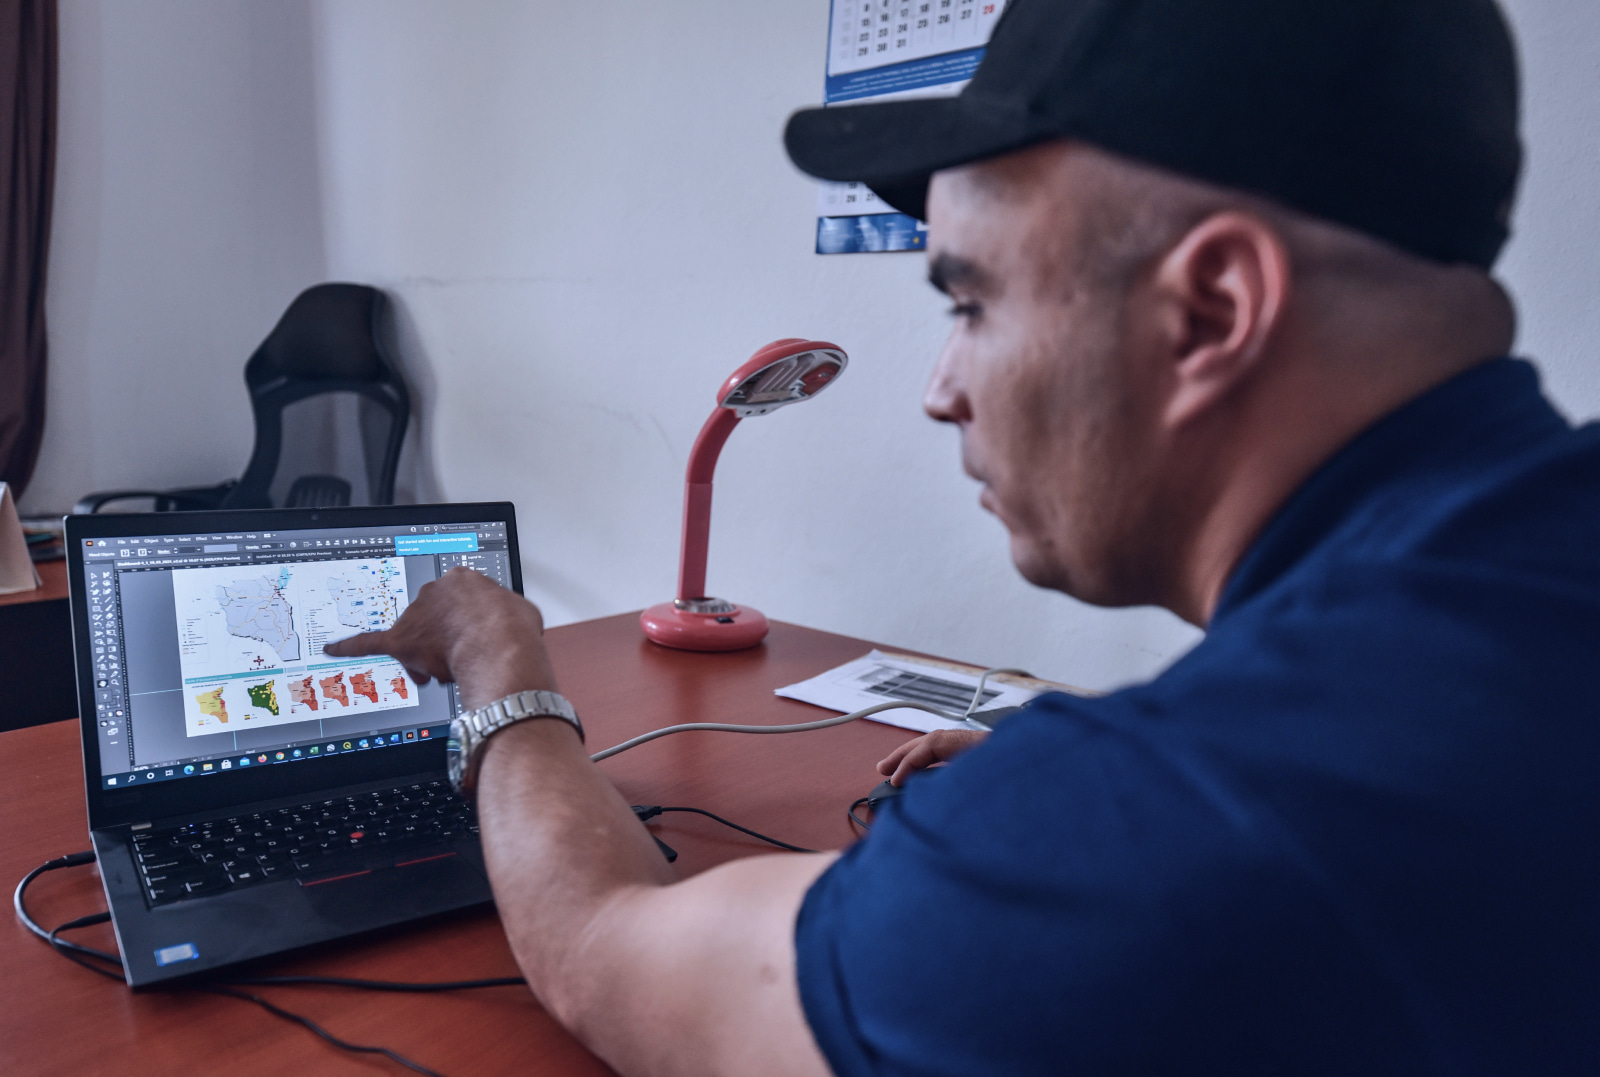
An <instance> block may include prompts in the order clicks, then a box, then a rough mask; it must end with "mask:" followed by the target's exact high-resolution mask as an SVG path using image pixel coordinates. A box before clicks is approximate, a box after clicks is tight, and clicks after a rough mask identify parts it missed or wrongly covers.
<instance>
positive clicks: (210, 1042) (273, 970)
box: [0, 614, 912, 1077]
mask: <svg viewBox="0 0 1600 1077" xmlns="http://www.w3.org/2000/svg"><path fill="white" fill-rule="evenodd" d="M549 644H550V651H551V653H552V655H553V656H554V659H555V666H556V670H557V673H558V675H559V677H560V680H561V689H562V691H563V692H564V693H565V694H566V695H567V696H568V697H569V698H571V699H572V701H573V703H574V705H575V706H576V707H577V708H578V711H579V713H580V714H582V715H583V720H584V724H585V725H586V726H587V727H588V730H589V743H590V744H591V745H592V746H593V747H594V748H595V749H596V750H599V749H600V748H603V747H605V746H607V745H610V744H615V743H617V742H619V741H622V740H624V739H626V738H628V737H630V736H634V735H636V734H639V733H643V732H646V731H648V730H650V729H654V728H656V727H658V726H664V725H673V724H676V723H679V722H689V721H720V722H746V723H771V724H774V725H777V724H781V723H785V722H796V721H806V720H810V719H814V718H818V717H823V716H824V715H825V713H826V712H823V711H819V710H818V709H817V708H815V707H809V706H806V705H805V704H803V703H796V702H794V701H792V700H786V699H778V698H776V697H774V696H773V694H772V690H773V689H774V688H778V687H780V686H782V685H785V684H791V683H793V682H795V681H798V680H802V679H804V678H806V677H810V676H814V675H815V674H817V673H820V672H822V671H823V670H825V669H828V668H831V667H833V666H836V665H839V664H840V663H842V662H846V661H848V660H850V659H852V658H858V657H860V656H861V655H862V654H864V653H866V651H867V650H868V649H869V648H870V647H871V646H872V645H871V644H869V643H866V642H864V641H862V640H856V639H850V638H848V637H846V636H836V635H832V634H830V633H826V632H817V631H813V630H811V629H807V628H799V627H797V626H794V625H787V624H781V623H776V622H775V623H774V624H773V626H772V634H771V636H769V637H768V639H767V641H766V642H765V643H764V644H763V645H762V646H760V647H757V648H755V649H753V650H750V651H742V652H736V653H733V654H722V655H715V654H689V653H686V652H682V651H669V650H665V649H663V648H660V647H657V646H655V645H654V644H651V643H648V642H646V641H645V639H644V638H643V636H642V635H641V634H640V632H639V628H638V618H637V615H636V614H625V615H622V616H618V617H609V618H605V619H603V620H598V621H588V622H585V623H583V624H576V625H569V626H567V627H564V628H556V629H552V630H551V631H550V633H549ZM910 736H912V734H910V733H907V732H906V731H904V730H900V729H892V728H890V727H888V726H883V725H878V724H877V723H874V722H852V723H851V724H849V725H845V726H838V727H835V728H832V729H824V730H818V731H816V732H813V733H799V734H794V735H790V736H776V737H759V736H742V735H738V734H731V733H683V734H678V735H676V736H672V737H665V738H663V739H661V740H659V741H655V742H653V743H650V744H646V745H643V746H641V747H639V748H635V749H634V750H633V751H630V752H624V753H623V754H622V755H619V756H617V757H615V758H614V759H608V760H607V761H606V762H604V763H602V764H601V767H602V768H603V769H604V770H605V772H606V773H607V774H609V775H610V776H611V778H612V779H613V780H614V781H615V782H616V783H617V786H618V787H619V788H620V789H621V790H622V793H623V795H624V796H626V797H627V798H628V800H629V801H630V802H632V803H635V804H669V805H685V806H690V807H697V808H705V809H707V810H709V811H714V812H716V813H718V814H720V815H723V816H726V817H727V818H730V819H732V820H734V821H735V822H739V823H742V824H744V825H745V826H749V827H752V828H754V829H756V830H759V831H762V832H763V833H767V834H771V835H772V836H773V837H777V838H781V839H783V840H785V841H789V842H792V843H794V844H796V845H804V846H806V847H808V848H813V849H828V848H838V847H840V846H843V845H846V844H848V843H849V842H850V841H852V840H853V838H854V834H853V833H852V830H851V827H850V824H849V823H848V821H847V820H846V818H845V809H846V807H847V806H848V805H849V804H850V802H851V801H852V800H854V799H856V798H857V797H860V796H862V795H863V794H865V793H866V792H867V791H868V790H869V789H871V788H872V787H873V786H874V785H876V784H877V782H878V780H879V779H878V776H877V774H876V772H875V771H874V770H873V765H874V764H875V763H876V762H877V761H878V760H879V759H881V758H883V756H885V755H887V754H888V752H889V751H890V750H891V749H892V748H893V747H894V746H895V745H896V744H899V743H901V742H902V741H904V740H906V739H907V738H908V737H910ZM651 829H652V830H654V831H655V833H657V834H659V835H660V836H661V838H662V840H664V841H666V842H667V843H668V844H670V845H672V846H673V847H674V848H676V849H677V850H678V852H679V854H680V855H679V858H678V862H677V867H678V870H679V872H680V874H683V875H690V874H694V873H695V872H699V871H704V870H705V869H706V868H709V867H712V866H714V865H716V864H720V863H722V862H724V861H727V860H732V859H735V858H737V857H742V856H750V855H753V854H756V853H762V852H770V851H772V850H771V849H770V847H768V846H764V845H762V844H760V843H758V842H756V841H754V840H752V839H749V838H745V837H744V836H743V835H740V834H738V833H736V832H734V831H731V830H728V829H726V828H725V827H722V826H719V825H718V824H716V823H714V822H712V821H711V820H709V819H704V818H701V817H698V816H692V815H685V814H679V815H668V816H664V817H662V818H661V819H659V820H656V821H655V822H654V823H653V824H652V827H651ZM0 833H3V834H5V836H6V837H5V843H4V845H3V846H0V881H3V882H4V884H5V886H6V887H7V888H14V887H15V886H16V884H17V881H18V880H19V879H21V877H22V876H23V875H24V874H26V873H27V872H28V871H29V870H30V869H32V868H34V867H36V866H37V865H39V864H40V863H43V862H44V861H46V860H49V859H52V858H54V857H58V856H61V855H63V854H65V853H69V852H75V851H77V850H80V849H86V848H88V847H89V840H88V823H87V820H86V818H85V815H84V804H83V764H82V759H81V755H80V748H79V737H78V729H77V725H76V724H75V723H67V722H63V723H56V724H52V725H46V726H37V727H34V728H31V729H22V730H18V731H15V732H10V733H4V734H0ZM7 892H9V889H8V891H7ZM28 897H29V910H30V911H31V912H32V913H33V915H34V918H35V919H36V920H38V921H39V922H40V923H42V924H45V925H46V926H54V925H55V924H59V923H63V922H65V921H67V920H70V919H73V918H75V917H78V916H82V915H85V914H87V913H90V912H94V911H97V910H100V909H104V908H105V898H104V894H103V893H102V891H101V889H100V883H99V880H98V878H96V877H95V875H94V869H93V868H92V867H81V868H69V869H67V870H64V871H59V872H52V873H51V874H49V875H46V876H44V877H43V878H41V879H40V880H39V881H38V882H37V883H35V884H34V886H33V887H32V888H31V890H30V891H29V895H28ZM8 919H9V920H10V922H9V923H8V924H7V925H6V926H5V927H4V928H3V929H0V970H3V971H0V977H3V979H0V990H3V992H4V994H3V997H0V1073H6V1074H19V1075H20V1074H28V1075H30V1077H36V1075H46V1074H70V1075H73V1077H77V1075H79V1074H85V1073H118V1074H128V1075H139V1074H168V1073H182V1072H188V1073H204V1072H210V1071H223V1070H226V1071H227V1072H229V1073H230V1074H231V1075H235V1077H249V1075H253V1074H261V1075H272V1077H278V1075H281V1074H285V1073H302V1074H313V1073H314V1074H318V1075H321V1074H338V1073H371V1074H400V1073H404V1072H407V1071H405V1070H403V1069H402V1068H401V1067H399V1066H396V1065H394V1064H393V1063H390V1062H388V1061H387V1060H384V1059H381V1058H378V1059H373V1058H371V1057H357V1056H355V1055H351V1054H348V1053H346V1052H343V1051H339V1050H336V1049H335V1048H333V1047H331V1046H329V1045H328V1044H325V1043H323V1042H322V1041H321V1040H319V1039H317V1038H316V1037H315V1036H313V1035H312V1034H311V1033H310V1032H308V1031H305V1030H304V1029H301V1028H298V1027H295V1026H293V1025H290V1024H289V1023H287V1022H285V1021H282V1020H279V1019H277V1018H275V1017H272V1016H270V1015H269V1014H267V1013H266V1012H265V1011H263V1010H261V1009H260V1008H259V1007H256V1006H253V1005H251V1004H249V1003H247V1002H241V1001H237V1000H234V999H227V998H219V997H216V996H212V995H205V994H201V993H197V992H194V991H186V990H172V991H165V990H162V991H151V992H143V993H139V994H134V993H133V992H130V991H129V990H128V989H127V988H125V987H123V986H122V985H120V984H118V983H116V982H114V981H112V980H108V979H104V978H102V977H99V976H95V975H94V974H92V973H90V972H87V971H85V970H83V969H80V968H77V967H75V966H74V965H72V964H71V963H69V962H68V961H67V960H66V959H65V958H62V957H60V956H58V955H57V954H55V953H52V952H51V950H50V948H49V947H48V946H46V945H45V944H44V943H43V942H42V941H40V940H39V939H37V938H35V937H34V936H33V935H31V934H30V933H29V932H28V931H27V929H26V928H24V927H23V926H22V924H21V923H20V922H18V921H17V920H16V919H15V918H14V917H10V918H8ZM77 936H78V937H79V938H80V941H83V942H85V943H89V944H90V945H95V946H100V947H103V948H107V949H114V948H115V947H114V943H113V939H112V935H111V931H110V927H109V925H103V926H100V927H96V928H90V929H88V930H85V931H81V932H78V933H77ZM252 971H253V972H256V973H257V974H261V975H284V974H290V973H301V974H311V975H323V976H354V977H363V978H367V979H385V980H440V979H476V978H480V977H491V976H510V975H516V972H517V970H516V966H515V964H514V963H513V961H512V959H511V952H510V950H509V948H508V947H507V946H506V941H505V936H504V934H503V933H502V931H501V929H500V923H499V920H498V919H497V918H496V917H495V914H494V913H493V912H492V911H490V910H485V911H482V912H478V913H469V914H464V915H459V916H455V917H452V918H449V919H447V920H444V921H434V922H432V923H428V924H424V925H413V926H411V927H408V928H405V929H397V930H394V931H391V932H387V933H384V934H380V935H376V936H366V937H363V938H358V939H352V940H346V941H345V942H343V943H339V944H337V945H333V946H328V947H325V948H323V949H322V950H321V951H319V952H315V953H308V954H301V955H291V956H288V957H284V958H279V959H276V960H273V961H270V962H261V963H258V964H257V965H256V966H254V967H253V968H252ZM255 990H257V991H259V992H260V993H261V994H263V995H265V996H267V997H269V998H271V999H272V1000H273V1001H275V1002H277V1003H279V1004H280V1005H283V1006H285V1007H287V1008H289V1009H291V1010H294V1011H295V1012H297V1013H303V1014H306V1015H307V1016H309V1017H311V1018H312V1019H313V1020H315V1021H317V1022H318V1023H320V1024H322V1025H323V1026H324V1027H325V1028H327V1029H328V1030H329V1031H331V1032H333V1033H334V1034H335V1035H338V1036H342V1037H344V1038H345V1039H348V1040H353V1041H354V1042H357V1043H369V1044H382V1045H383V1046H386V1047H389V1048H391V1049H393V1050H396V1051H399V1052H400V1053H401V1054H403V1055H405V1056H407V1057H408V1058H412V1059H414V1060H416V1061H418V1062H420V1063H422V1064H423V1065H426V1066H431V1067H432V1068H434V1069H437V1070H439V1071H440V1072H442V1073H445V1074H451V1075H455V1074H501V1073H506V1074H509V1073H517V1074H604V1073H608V1072H610V1071H609V1070H607V1069H606V1067H605V1066H603V1065H602V1064H601V1063H600V1062H599V1061H598V1060H597V1059H595V1058H594V1056H592V1055H590V1054H589V1053H588V1052H587V1051H586V1050H584V1049H583V1047H581V1046H580V1045H579V1044H578V1043H577V1042H576V1041H575V1040H573V1039H572V1038H571V1037H570V1036H568V1035H567V1033H566V1032H565V1031H564V1030H563V1029H562V1028H561V1027H560V1026H559V1025H557V1024H555V1023H554V1022H553V1021H552V1020H551V1019H550V1018H549V1017H547V1016H546V1015H545V1013H544V1011H543V1010H542V1009H540V1007H539V1005H538V1003H537V1002H535V1001H534V999H533V997H532V996H531V995H530V994H529V993H528V991H527V990H526V989H525V988H522V987H515V988H512V987H502V988H492V989H488V990H483V991H468V992H458V993H455V994H448V995H395V994H379V993H377V992H370V991H350V990H341V989H335V988H326V987H303V988H257V989H255Z"/></svg>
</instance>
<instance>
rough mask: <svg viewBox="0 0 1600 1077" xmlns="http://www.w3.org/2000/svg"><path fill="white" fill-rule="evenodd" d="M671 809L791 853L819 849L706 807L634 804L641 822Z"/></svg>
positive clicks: (809, 851)
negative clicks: (773, 835) (771, 835)
mask: <svg viewBox="0 0 1600 1077" xmlns="http://www.w3.org/2000/svg"><path fill="white" fill-rule="evenodd" d="M669 811H682V812H693V813H694V814H695V815H703V816H705V817H706V818H707V819H715V820H716V821H717V822H719V823H721V824H722V825H723V826H728V827H732V828H733V829H735V830H737V831H739V833H741V834H749V835H750V836H751V837H752V838H756V839H757V840H759V841H764V842H766V843H767V844H768V845H776V846H777V847H778V848H780V849H787V850H788V851H789V852H791V853H814V852H816V851H817V850H815V849H803V848H801V847H800V846H798V845H790V844H789V843H788V842H786V841H779V840H778V839H777V838H769V837H767V836H766V835H765V834H762V833H759V832H758V831H754V830H751V829H750V828H749V827H747V826H740V825H739V824H738V823H735V822H733V821H731V820H728V819H724V818H723V817H722V816H720V815H717V814H716V813H714V812H708V811H706V810H705V809H704V808H663V807H661V806H660V805H658V804H635V805H634V806H633V814H634V815H636V816H637V817H638V819H639V821H640V822H641V823H642V822H644V821H645V820H646V819H654V818H655V817H656V816H658V815H662V814H665V813H666V812H669Z"/></svg>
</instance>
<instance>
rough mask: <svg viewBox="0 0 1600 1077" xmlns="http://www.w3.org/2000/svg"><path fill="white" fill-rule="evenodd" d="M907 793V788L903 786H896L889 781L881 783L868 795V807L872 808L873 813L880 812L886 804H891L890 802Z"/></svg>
mask: <svg viewBox="0 0 1600 1077" xmlns="http://www.w3.org/2000/svg"><path fill="white" fill-rule="evenodd" d="M905 791H906V790H905V786H903V785H894V784H892V783H890V782H887V781H882V782H879V783H878V784H877V785H876V786H875V787H874V788H873V790H872V792H870V793H868V794H867V807H869V808H871V809H872V810H873V811H878V810H879V809H881V808H882V807H883V806H884V805H885V804H887V803H889V801H891V800H893V799H894V798H895V797H897V796H899V795H900V794H901V793H904V792H905Z"/></svg>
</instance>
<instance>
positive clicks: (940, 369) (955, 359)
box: [922, 340, 972, 423]
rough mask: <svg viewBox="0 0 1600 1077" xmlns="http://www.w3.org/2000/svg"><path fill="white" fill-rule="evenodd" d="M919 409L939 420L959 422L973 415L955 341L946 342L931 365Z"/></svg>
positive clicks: (942, 421)
mask: <svg viewBox="0 0 1600 1077" xmlns="http://www.w3.org/2000/svg"><path fill="white" fill-rule="evenodd" d="M922 410H923V411H925V412H927V413H928V417H929V418H931V419H937V420H938V421H939V422H941V423H961V422H966V421H967V420H968V419H970V418H971V417H972V412H971V409H970V408H969V406H968V403H967V393H966V388H965V386H964V384H963V381H962V378H961V361H960V356H959V355H958V354H957V347H956V342H955V341H954V340H951V341H949V342H948V343H946V344H945V346H944V351H942V352H940V353H939V361H938V362H937V363H935V364H934V366H933V376H932V377H930V378H929V379H928V387H927V388H926V389H924V390H923V393H922Z"/></svg>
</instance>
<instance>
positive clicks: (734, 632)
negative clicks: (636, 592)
mask: <svg viewBox="0 0 1600 1077" xmlns="http://www.w3.org/2000/svg"><path fill="white" fill-rule="evenodd" d="M639 627H640V628H642V629H644V634H645V636H646V637H647V638H648V639H649V640H650V642H652V643H659V644H661V646H663V647H675V648H677V649H678V650H680V651H742V650H744V649H745V648H746V647H754V646H755V645H756V644H758V643H760V642H761V641H762V640H763V639H765V638H766V636H767V616H766V614H764V613H762V612H761V611H760V610H756V609H751V608H750V607H749V606H733V608H732V609H728V610H724V611H722V612H719V613H694V612H691V611H689V610H682V609H679V608H678V606H677V605H676V604H675V603H672V602H663V603H661V604H660V605H656V606H651V607H650V608H649V609H647V610H645V611H644V612H643V613H641V614H640V615H639Z"/></svg>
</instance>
